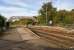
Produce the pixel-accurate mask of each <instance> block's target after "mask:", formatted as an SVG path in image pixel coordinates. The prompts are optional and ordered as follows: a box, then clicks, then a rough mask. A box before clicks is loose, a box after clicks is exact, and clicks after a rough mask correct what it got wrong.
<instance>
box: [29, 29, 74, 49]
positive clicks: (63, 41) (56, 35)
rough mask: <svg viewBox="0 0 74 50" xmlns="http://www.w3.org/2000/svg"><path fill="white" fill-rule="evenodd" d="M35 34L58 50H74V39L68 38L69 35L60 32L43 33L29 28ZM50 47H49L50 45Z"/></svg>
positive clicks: (40, 30)
mask: <svg viewBox="0 0 74 50" xmlns="http://www.w3.org/2000/svg"><path fill="white" fill-rule="evenodd" d="M30 29H31V31H33V32H34V33H35V34H37V35H38V36H40V37H41V38H43V39H44V40H47V41H49V43H53V45H56V47H58V48H74V38H73V37H71V36H68V35H70V34H66V33H63V34H61V32H54V31H53V32H52V31H48V32H47V31H46V32H45V31H44V30H42V29H36V28H30ZM50 46H51V45H50Z"/></svg>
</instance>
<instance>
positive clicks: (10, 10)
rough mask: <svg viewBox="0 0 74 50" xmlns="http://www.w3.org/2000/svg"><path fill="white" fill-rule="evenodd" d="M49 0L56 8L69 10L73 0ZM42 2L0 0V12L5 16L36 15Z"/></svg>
mask: <svg viewBox="0 0 74 50" xmlns="http://www.w3.org/2000/svg"><path fill="white" fill-rule="evenodd" d="M48 1H50V0H48ZM51 1H52V3H53V5H54V7H56V8H57V9H67V10H71V9H73V8H74V0H51ZM43 2H45V0H0V14H2V15H4V16H6V17H7V18H9V17H11V16H33V15H37V14H38V10H39V9H40V8H41V5H42V4H43Z"/></svg>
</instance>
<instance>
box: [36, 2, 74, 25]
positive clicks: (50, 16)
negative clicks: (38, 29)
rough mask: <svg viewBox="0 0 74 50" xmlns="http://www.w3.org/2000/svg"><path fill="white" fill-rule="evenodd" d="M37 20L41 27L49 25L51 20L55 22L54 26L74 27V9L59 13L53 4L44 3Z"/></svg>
mask: <svg viewBox="0 0 74 50" xmlns="http://www.w3.org/2000/svg"><path fill="white" fill-rule="evenodd" d="M37 20H38V22H39V25H49V21H50V20H51V21H52V22H53V23H52V25H63V26H65V25H70V24H71V25H72V24H74V9H72V10H71V11H68V10H58V11H57V8H55V7H53V5H52V3H51V2H48V3H44V4H43V5H42V7H41V9H40V10H39V15H38V16H37Z"/></svg>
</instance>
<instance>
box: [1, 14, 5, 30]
mask: <svg viewBox="0 0 74 50" xmlns="http://www.w3.org/2000/svg"><path fill="white" fill-rule="evenodd" d="M5 20H6V18H5V17H4V16H2V15H0V31H3V27H4V26H5Z"/></svg>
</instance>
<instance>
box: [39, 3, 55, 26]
mask: <svg viewBox="0 0 74 50" xmlns="http://www.w3.org/2000/svg"><path fill="white" fill-rule="evenodd" d="M55 11H56V9H55V8H53V6H52V3H51V2H48V3H44V4H43V6H42V8H41V9H40V10H39V17H38V20H40V21H39V22H40V23H41V24H44V25H47V24H48V22H49V21H50V20H52V21H53V17H54V13H55Z"/></svg>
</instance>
